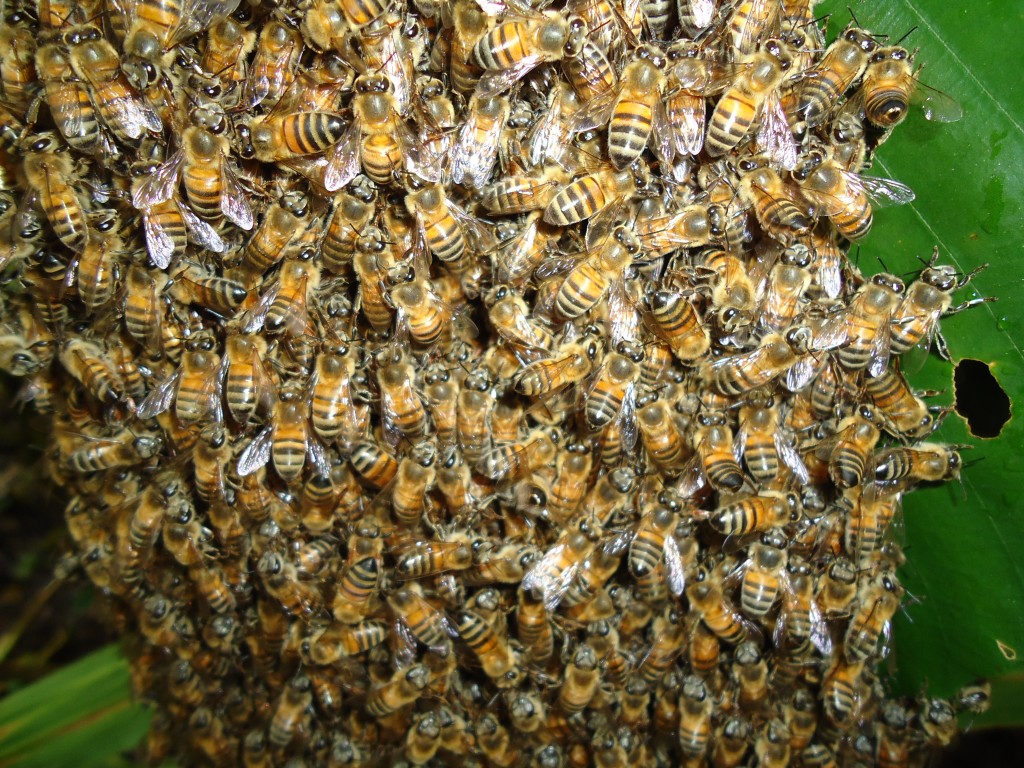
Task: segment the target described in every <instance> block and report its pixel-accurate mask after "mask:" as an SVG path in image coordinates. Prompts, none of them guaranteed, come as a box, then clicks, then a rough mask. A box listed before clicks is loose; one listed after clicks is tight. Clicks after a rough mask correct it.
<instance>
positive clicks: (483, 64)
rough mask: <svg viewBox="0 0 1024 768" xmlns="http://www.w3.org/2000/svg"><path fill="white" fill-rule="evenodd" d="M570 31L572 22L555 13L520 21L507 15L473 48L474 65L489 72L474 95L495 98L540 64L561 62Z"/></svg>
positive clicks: (481, 37) (478, 85) (524, 18)
mask: <svg viewBox="0 0 1024 768" xmlns="http://www.w3.org/2000/svg"><path fill="white" fill-rule="evenodd" d="M523 10H524V11H525V8H524V9H523ZM571 29H572V20H570V19H567V18H565V17H564V15H562V14H559V13H556V12H554V11H549V12H546V13H544V14H543V15H541V14H537V15H533V14H531V15H530V16H529V17H523V18H511V19H510V18H509V17H507V16H506V18H505V20H504V21H502V22H501V23H500V24H498V25H497V26H495V27H493V28H492V29H490V30H489V31H487V32H486V33H485V34H483V35H481V36H480V38H479V39H478V40H477V41H476V44H475V45H474V46H473V61H474V63H475V64H476V65H477V66H478V67H480V68H481V69H483V70H484V71H485V72H487V73H488V74H486V75H485V76H484V77H482V78H481V79H480V81H479V82H478V83H477V86H476V95H477V96H481V95H482V96H484V97H491V96H494V95H496V94H498V93H501V92H502V91H505V90H507V89H509V88H511V87H512V86H513V85H514V84H515V83H517V82H518V81H519V80H521V79H522V78H523V77H525V76H526V75H527V74H529V73H530V71H531V70H533V69H534V68H535V67H537V66H538V65H539V64H543V63H545V62H553V61H558V60H559V59H561V58H562V57H563V55H564V53H565V50H564V49H565V46H566V44H567V43H568V41H569V38H570V30H571Z"/></svg>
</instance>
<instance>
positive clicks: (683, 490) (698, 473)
mask: <svg viewBox="0 0 1024 768" xmlns="http://www.w3.org/2000/svg"><path fill="white" fill-rule="evenodd" d="M706 485H707V480H706V479H705V477H704V468H703V464H702V462H701V457H700V453H699V452H698V453H695V454H694V455H693V456H692V457H691V458H690V459H689V461H687V462H686V465H685V466H684V467H683V470H682V471H681V472H680V473H679V479H678V480H677V481H676V484H675V489H676V491H678V492H679V495H680V496H682V497H683V498H691V497H693V496H696V495H697V494H699V493H700V492H701V491H702V490H703V489H704V487H705V486H706Z"/></svg>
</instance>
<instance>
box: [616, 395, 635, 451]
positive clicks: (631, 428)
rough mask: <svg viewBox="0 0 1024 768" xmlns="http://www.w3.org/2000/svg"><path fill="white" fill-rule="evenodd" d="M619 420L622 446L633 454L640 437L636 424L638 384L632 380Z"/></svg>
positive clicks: (623, 399)
mask: <svg viewBox="0 0 1024 768" xmlns="http://www.w3.org/2000/svg"><path fill="white" fill-rule="evenodd" d="M618 420H619V426H620V430H621V432H622V448H623V450H624V451H625V452H626V453H627V454H632V453H633V451H634V450H635V449H636V443H637V440H638V439H639V437H640V431H639V428H638V427H637V425H636V384H634V383H632V382H631V383H630V384H629V385H627V387H626V392H625V394H624V396H623V398H622V409H621V410H620V411H619V417H618Z"/></svg>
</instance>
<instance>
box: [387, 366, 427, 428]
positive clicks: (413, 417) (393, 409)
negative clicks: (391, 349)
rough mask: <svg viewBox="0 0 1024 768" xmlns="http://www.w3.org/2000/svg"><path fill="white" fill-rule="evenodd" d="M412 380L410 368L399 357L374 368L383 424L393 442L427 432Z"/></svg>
mask: <svg viewBox="0 0 1024 768" xmlns="http://www.w3.org/2000/svg"><path fill="white" fill-rule="evenodd" d="M415 380H416V379H415V373H414V369H413V367H412V365H411V364H410V363H409V362H406V361H404V360H402V359H401V357H396V358H393V359H392V360H391V361H390V362H387V364H385V365H383V366H381V367H379V368H378V369H377V381H378V384H379V385H380V400H381V419H382V425H383V429H384V433H385V435H386V436H388V439H389V440H390V441H391V442H392V443H397V442H398V440H400V439H401V438H403V437H404V438H407V439H410V440H413V439H416V438H419V437H422V436H423V435H424V434H425V433H426V430H427V410H426V407H425V406H424V404H423V400H422V398H421V397H420V394H419V392H417V391H416V388H415Z"/></svg>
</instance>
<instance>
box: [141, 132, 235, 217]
mask: <svg viewBox="0 0 1024 768" xmlns="http://www.w3.org/2000/svg"><path fill="white" fill-rule="evenodd" d="M230 154H231V146H230V142H229V141H228V139H227V138H226V137H225V136H223V135H220V136H218V135H216V134H213V133H210V132H209V131H207V130H206V129H205V128H201V127H199V126H195V125H190V126H188V127H187V128H185V129H184V131H183V132H182V134H181V147H180V148H179V149H178V151H177V152H175V153H174V154H173V155H172V156H171V157H170V158H169V159H168V160H167V162H166V163H164V164H163V165H161V166H160V167H159V168H158V169H157V170H156V172H155V173H154V174H153V175H152V176H150V177H148V178H147V179H146V180H145V181H143V182H142V183H141V184H139V186H138V187H137V188H136V189H135V190H134V192H133V194H132V204H133V205H134V206H135V207H136V208H138V209H139V210H142V211H145V210H146V209H147V208H151V207H153V206H156V205H159V204H161V203H164V202H166V201H168V200H171V199H172V198H174V195H175V190H176V188H177V186H178V180H179V179H182V180H183V183H184V187H185V194H186V196H187V197H188V201H189V203H190V204H191V206H192V208H193V209H194V210H195V212H196V213H197V214H198V215H199V216H200V217H202V218H204V219H206V220H207V221H218V220H219V219H220V218H221V217H222V216H224V217H226V218H227V219H228V220H229V221H231V222H233V223H234V224H236V225H238V226H239V227H241V228H242V229H245V230H250V229H252V227H253V215H252V208H251V207H250V205H249V201H248V196H247V195H246V193H245V191H244V190H243V189H242V187H241V185H240V183H239V181H238V179H237V177H236V175H235V172H234V170H233V169H232V168H231V163H230V162H229V160H228V157H229V156H230ZM180 210H181V209H180V208H179V211H180Z"/></svg>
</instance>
